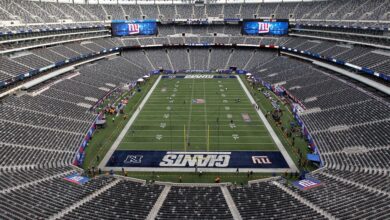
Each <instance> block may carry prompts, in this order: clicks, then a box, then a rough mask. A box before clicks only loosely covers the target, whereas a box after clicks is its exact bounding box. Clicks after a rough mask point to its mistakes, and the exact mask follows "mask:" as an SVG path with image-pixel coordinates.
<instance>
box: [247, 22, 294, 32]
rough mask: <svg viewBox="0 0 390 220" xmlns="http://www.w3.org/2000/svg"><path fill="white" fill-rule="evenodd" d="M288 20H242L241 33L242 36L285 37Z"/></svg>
mask: <svg viewBox="0 0 390 220" xmlns="http://www.w3.org/2000/svg"><path fill="white" fill-rule="evenodd" d="M288 25H289V21H288V19H270V20H263V19H260V20H259V19H258V20H244V21H243V23H242V29H241V32H242V34H244V35H287V34H288Z"/></svg>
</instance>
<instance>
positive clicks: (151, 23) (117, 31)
mask: <svg viewBox="0 0 390 220" xmlns="http://www.w3.org/2000/svg"><path fill="white" fill-rule="evenodd" d="M111 34H112V36H132V35H155V34H157V23H156V20H131V21H127V20H113V21H112V22H111Z"/></svg>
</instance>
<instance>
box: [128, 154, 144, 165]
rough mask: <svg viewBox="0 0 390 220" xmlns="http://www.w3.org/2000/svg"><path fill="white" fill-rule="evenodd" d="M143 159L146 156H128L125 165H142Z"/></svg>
mask: <svg viewBox="0 0 390 220" xmlns="http://www.w3.org/2000/svg"><path fill="white" fill-rule="evenodd" d="M143 157H144V156H142V155H127V157H126V160H125V161H124V162H123V163H127V164H128V163H141V162H142V158H143Z"/></svg>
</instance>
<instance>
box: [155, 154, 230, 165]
mask: <svg viewBox="0 0 390 220" xmlns="http://www.w3.org/2000/svg"><path fill="white" fill-rule="evenodd" d="M230 154H231V153H230V152H167V154H166V155H165V156H164V157H163V159H162V161H161V162H160V167H195V166H197V167H228V166H229V161H230Z"/></svg>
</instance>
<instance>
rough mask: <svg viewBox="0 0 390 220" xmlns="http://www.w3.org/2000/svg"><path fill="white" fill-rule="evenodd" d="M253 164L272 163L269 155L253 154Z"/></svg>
mask: <svg viewBox="0 0 390 220" xmlns="http://www.w3.org/2000/svg"><path fill="white" fill-rule="evenodd" d="M252 162H253V164H272V162H271V160H270V159H269V158H268V157H267V156H252Z"/></svg>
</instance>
